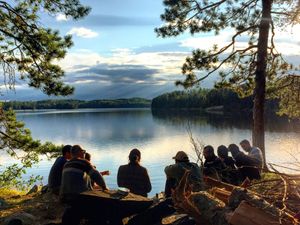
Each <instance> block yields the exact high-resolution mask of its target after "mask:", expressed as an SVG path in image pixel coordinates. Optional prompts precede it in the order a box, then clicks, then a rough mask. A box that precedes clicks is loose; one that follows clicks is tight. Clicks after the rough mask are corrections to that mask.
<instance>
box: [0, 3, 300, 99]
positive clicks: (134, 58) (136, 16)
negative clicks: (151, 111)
mask: <svg viewBox="0 0 300 225" xmlns="http://www.w3.org/2000/svg"><path fill="white" fill-rule="evenodd" d="M81 2H82V3H83V4H84V5H88V6H90V7H91V8H92V11H91V13H90V14H89V15H88V16H86V17H85V18H84V19H81V20H78V21H73V20H70V19H69V18H66V17H65V16H64V15H57V16H56V17H49V16H47V15H42V16H41V24H42V25H44V26H46V27H50V28H52V29H56V30H59V32H60V34H61V35H66V34H72V36H73V42H74V46H73V47H72V48H70V49H69V51H68V53H67V55H66V57H65V59H63V60H61V61H59V62H57V63H58V64H59V65H60V66H61V67H62V68H63V69H64V70H65V72H66V76H65V78H64V81H65V83H67V84H69V85H72V86H74V87H75V92H74V94H73V95H71V96H69V97H68V98H72V99H82V100H93V99H114V98H130V97H143V98H147V99H152V98H154V97H156V96H158V95H160V94H163V93H166V92H171V91H174V90H182V88H180V87H176V86H175V84H174V83H175V81H176V80H179V79H181V80H182V79H183V78H184V76H183V75H182V74H181V66H182V64H183V62H184V60H185V58H186V57H187V56H189V55H190V54H191V51H192V50H193V49H195V48H204V49H208V48H209V47H210V46H212V45H213V44H215V43H219V44H220V45H222V44H226V43H229V41H230V34H231V33H232V32H230V30H225V31H224V32H222V33H221V34H220V35H218V36H214V35H212V34H201V35H196V36H191V35H189V34H183V35H180V36H178V37H176V38H165V39H163V38H161V37H157V34H156V33H155V32H154V29H155V28H156V27H159V26H161V25H162V21H161V20H160V14H162V13H163V11H164V7H163V3H162V0H152V1H151V0H125V1H124V0H106V1H104V0H97V1H95V0H82V1H81ZM277 33H278V35H277V39H276V41H277V46H278V50H279V51H283V52H284V53H285V55H286V56H287V58H288V59H289V60H290V61H291V62H293V63H297V62H298V64H299V55H300V42H299V41H298V37H299V35H300V27H297V26H296V27H294V29H293V33H292V32H290V31H289V30H288V31H278V32H277ZM244 43H245V42H244ZM240 44H241V45H243V38H240ZM216 80H217V76H212V77H209V78H208V79H206V80H205V81H204V82H203V83H202V87H206V88H210V87H213V84H214V81H216ZM1 90H2V96H0V98H1V99H2V100H41V99H49V97H48V96H46V95H44V94H43V93H42V92H41V91H39V90H34V89H32V88H29V87H28V86H27V85H26V84H24V83H23V84H22V83H19V82H17V84H16V85H15V91H9V90H8V89H7V88H5V87H2V88H1Z"/></svg>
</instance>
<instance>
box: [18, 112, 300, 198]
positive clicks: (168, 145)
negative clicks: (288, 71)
mask: <svg viewBox="0 0 300 225" xmlns="http://www.w3.org/2000/svg"><path fill="white" fill-rule="evenodd" d="M17 117H18V119H19V120H22V121H24V122H25V124H26V127H28V128H30V129H31V131H32V135H33V137H34V138H36V139H40V140H41V141H51V142H54V143H56V144H71V145H74V144H80V145H81V146H82V147H83V148H84V149H86V150H87V151H88V152H90V153H91V154H92V163H93V164H95V165H96V166H97V169H99V170H110V172H111V175H110V176H106V177H105V180H106V182H107V184H108V186H109V187H110V188H116V187H117V185H116V175H117V170H118V167H119V166H120V165H122V164H126V163H127V160H128V153H129V151H130V150H131V149H132V148H138V149H140V150H141V152H142V161H141V163H142V165H143V166H145V167H146V168H147V169H148V172H149V175H150V178H151V182H152V186H153V188H152V192H151V193H150V196H152V195H154V194H155V193H157V192H160V191H162V190H163V188H164V182H165V175H164V167H165V166H166V165H168V164H172V163H173V160H172V156H174V155H175V154H176V152H177V151H179V150H184V151H186V152H187V153H188V154H189V156H190V159H191V160H192V161H193V160H195V159H196V157H195V152H194V151H193V148H192V145H191V142H190V139H189V135H188V132H187V128H188V127H190V129H191V131H192V133H193V136H194V138H195V139H198V140H199V141H201V142H202V143H204V144H205V145H207V144H210V145H212V146H213V147H215V148H217V147H218V146H219V145H221V144H224V145H229V144H231V143H237V144H238V143H239V142H240V141H241V140H242V139H245V138H247V139H250V140H251V130H250V126H251V125H250V122H249V121H247V120H245V119H241V118H239V117H237V116H235V117H231V118H230V117H224V116H222V115H200V114H199V113H197V112H189V113H187V112H185V113H174V114H173V113H170V112H168V113H152V112H151V110H150V109H83V110H64V111H44V112H42V111H40V112H18V114H17ZM299 152H300V126H299V124H293V123H288V122H286V121H282V120H276V119H271V118H269V119H268V124H267V131H266V154H267V160H268V162H273V163H281V164H284V165H286V166H290V165H291V164H292V163H294V162H295V161H296V159H299V160H300V154H299ZM52 163H53V160H52V161H48V160H43V161H42V162H41V163H40V164H39V165H38V166H37V168H34V169H32V170H30V171H29V172H30V173H33V174H40V175H43V176H44V183H47V176H48V172H49V169H50V167H51V165H52Z"/></svg>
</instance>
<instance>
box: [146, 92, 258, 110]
mask: <svg viewBox="0 0 300 225" xmlns="http://www.w3.org/2000/svg"><path fill="white" fill-rule="evenodd" d="M252 104H253V98H252V97H248V98H244V99H240V98H239V97H238V95H237V94H236V93H235V92H233V91H231V90H229V89H192V90H189V91H175V92H171V93H166V94H163V95H160V96H158V97H156V98H154V99H153V100H152V104H151V108H152V109H202V110H204V109H205V108H208V107H214V106H224V107H223V111H224V112H225V113H232V112H241V111H248V112H250V111H251V108H252Z"/></svg>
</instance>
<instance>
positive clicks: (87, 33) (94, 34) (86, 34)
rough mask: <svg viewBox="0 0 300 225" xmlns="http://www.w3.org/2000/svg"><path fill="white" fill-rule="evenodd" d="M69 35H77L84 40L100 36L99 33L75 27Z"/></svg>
mask: <svg viewBox="0 0 300 225" xmlns="http://www.w3.org/2000/svg"><path fill="white" fill-rule="evenodd" d="M67 34H72V35H76V36H78V37H82V38H94V37H97V36H98V33H97V32H95V31H92V30H91V29H88V28H85V27H73V28H72V29H71V30H70V31H69V32H68V33H67Z"/></svg>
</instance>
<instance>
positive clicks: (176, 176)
mask: <svg viewBox="0 0 300 225" xmlns="http://www.w3.org/2000/svg"><path fill="white" fill-rule="evenodd" d="M187 170H189V171H190V176H189V177H188V182H189V184H192V188H193V191H201V190H203V177H202V174H201V170H200V167H199V166H198V165H197V164H196V163H191V162H177V163H175V164H173V165H169V166H167V167H166V168H165V173H166V176H167V181H166V187H165V194H166V195H170V194H171V189H174V188H175V187H176V186H177V185H178V184H179V182H180V180H181V178H182V177H183V175H184V174H185V172H186V171H187Z"/></svg>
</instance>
